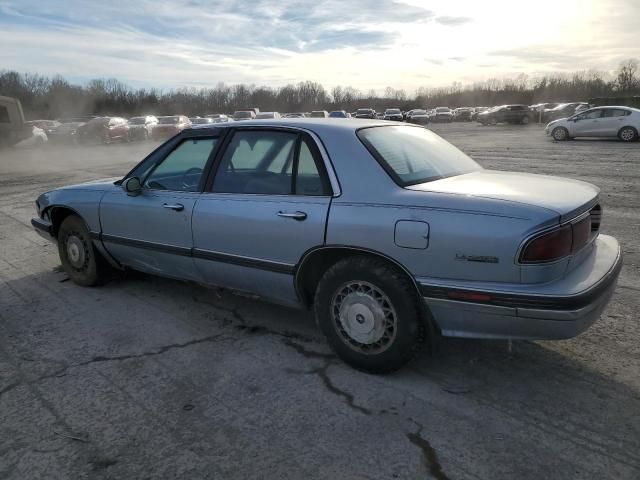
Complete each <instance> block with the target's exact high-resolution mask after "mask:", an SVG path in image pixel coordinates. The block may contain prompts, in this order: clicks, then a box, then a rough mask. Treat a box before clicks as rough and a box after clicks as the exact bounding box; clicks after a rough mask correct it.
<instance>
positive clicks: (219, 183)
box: [212, 130, 327, 195]
mask: <svg viewBox="0 0 640 480" xmlns="http://www.w3.org/2000/svg"><path fill="white" fill-rule="evenodd" d="M296 152H298V153H297V154H296ZM212 191H213V192H216V193H246V194H263V195H326V194H327V189H326V188H325V183H324V182H323V179H322V177H321V174H320V170H319V168H318V160H317V155H316V154H314V153H313V147H311V146H310V145H309V143H308V141H307V140H306V139H304V138H302V137H300V136H299V135H298V134H297V133H293V132H277V131H269V130H252V131H238V132H236V133H235V134H234V135H233V138H232V139H231V142H230V143H229V146H228V147H227V150H226V151H225V153H224V155H223V157H222V160H221V162H220V165H219V167H218V170H217V172H216V176H215V178H214V181H213V188H212Z"/></svg>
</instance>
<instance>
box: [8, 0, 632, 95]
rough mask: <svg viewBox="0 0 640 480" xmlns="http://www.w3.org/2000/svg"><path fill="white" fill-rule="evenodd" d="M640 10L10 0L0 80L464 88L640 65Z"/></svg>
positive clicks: (435, 0) (597, 0)
mask: <svg viewBox="0 0 640 480" xmlns="http://www.w3.org/2000/svg"><path fill="white" fill-rule="evenodd" d="M638 19H640V0H535V1H521V0H518V1H514V0H461V1H456V0H313V1H308V0H170V1H164V0H128V1H121V0H100V1H93V0H37V1H36V0H0V45H1V47H0V69H10V70H17V71H20V72H31V73H40V74H45V75H53V74H60V75H62V76H64V77H66V78H67V79H70V80H72V81H74V82H79V83H82V82H86V81H88V80H89V79H92V78H117V79H119V80H121V81H123V82H125V83H127V84H129V85H132V86H135V87H152V86H153V87H159V88H177V87H206V86H211V85H215V84H217V83H218V82H224V83H226V84H235V83H246V84H255V85H267V86H274V87H278V86H282V85H285V84H288V83H297V82H299V81H304V80H313V81H317V82H320V83H322V84H323V85H324V86H325V87H327V88H331V87H333V86H335V85H342V86H347V85H349V86H352V87H354V88H358V89H360V90H363V91H366V90H369V89H375V90H377V91H382V90H383V89H384V88H385V87H387V86H391V87H393V88H396V89H405V90H406V91H407V92H413V91H415V89H417V88H419V87H441V86H447V85H451V84H452V83H453V82H460V83H462V84H464V85H466V84H471V83H473V82H477V81H484V80H487V79H489V78H510V77H515V76H517V75H519V74H526V75H528V76H530V77H536V76H539V75H542V74H545V73H552V72H553V73H556V72H557V73H568V72H574V71H582V70H589V69H594V70H598V71H611V70H613V69H615V68H616V67H617V65H618V64H619V63H620V62H621V61H622V60H625V59H627V58H631V57H636V58H638V57H640V27H639V26H638V25H639V24H638Z"/></svg>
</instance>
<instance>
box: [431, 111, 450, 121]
mask: <svg viewBox="0 0 640 480" xmlns="http://www.w3.org/2000/svg"><path fill="white" fill-rule="evenodd" d="M431 121H432V122H434V123H451V122H453V111H451V109H450V108H448V107H438V108H436V109H435V111H434V113H433V115H431Z"/></svg>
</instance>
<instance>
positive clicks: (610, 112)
mask: <svg viewBox="0 0 640 480" xmlns="http://www.w3.org/2000/svg"><path fill="white" fill-rule="evenodd" d="M630 114H631V112H630V111H629V110H622V109H621V108H607V109H606V110H605V111H604V113H603V114H602V116H603V117H625V116H627V115H630Z"/></svg>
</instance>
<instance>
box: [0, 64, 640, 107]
mask: <svg viewBox="0 0 640 480" xmlns="http://www.w3.org/2000/svg"><path fill="white" fill-rule="evenodd" d="M638 65H639V63H638V60H635V59H629V60H626V61H624V62H622V63H621V64H620V66H619V67H618V69H617V70H616V71H615V72H611V73H610V72H598V71H588V72H576V73H574V74H571V75H559V74H557V75H547V76H542V77H536V78H530V77H528V76H527V75H524V74H521V75H519V76H517V77H516V78H503V79H488V80H486V81H483V82H477V83H474V84H471V85H462V84H461V83H458V82H455V83H453V84H452V85H450V86H448V87H442V88H426V87H424V88H418V89H417V90H415V91H414V92H412V93H411V94H409V93H407V92H406V91H405V90H403V89H395V88H393V87H387V88H386V89H384V91H382V92H378V91H375V90H369V91H366V92H363V91H361V90H358V89H357V88H354V87H351V86H336V87H333V88H331V89H329V90H327V89H326V88H324V87H323V86H322V85H321V84H319V83H317V82H313V81H304V82H299V83H297V84H290V85H285V86H283V87H268V86H256V85H245V84H237V85H227V84H224V83H218V84H217V85H215V86H212V87H209V88H199V89H196V88H178V89H170V90H161V89H157V88H148V89H146V88H138V89H135V88H131V87H129V86H128V85H126V84H125V83H123V82H121V81H119V80H117V79H113V78H111V79H95V80H91V81H89V82H88V83H86V84H85V85H74V84H72V83H70V82H69V81H67V80H66V79H65V78H63V77H62V76H60V75H56V76H53V77H47V76H43V75H39V74H33V73H19V72H16V71H8V70H3V71H0V95H5V96H10V97H16V98H18V99H19V100H20V101H21V103H22V107H23V109H24V112H25V116H26V117H27V118H29V119H36V118H52V119H53V118H62V117H68V116H76V115H117V116H124V117H130V116H134V115H141V114H155V115H172V114H185V115H190V116H193V115H204V114H209V113H232V112H233V111H235V110H239V109H243V108H248V107H258V108H260V109H261V110H263V111H279V112H308V111H311V110H347V111H353V110H355V109H357V108H375V109H376V110H384V109H386V108H401V109H403V110H408V109H411V108H434V107H438V106H448V107H451V108H455V107H461V106H493V105H502V104H507V103H523V104H529V105H530V104H534V103H540V102H571V101H586V100H588V99H589V98H594V97H608V96H632V95H640V74H639V72H638Z"/></svg>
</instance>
